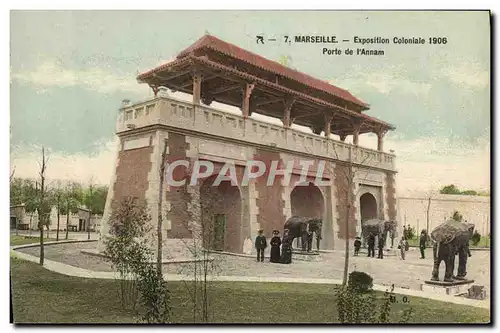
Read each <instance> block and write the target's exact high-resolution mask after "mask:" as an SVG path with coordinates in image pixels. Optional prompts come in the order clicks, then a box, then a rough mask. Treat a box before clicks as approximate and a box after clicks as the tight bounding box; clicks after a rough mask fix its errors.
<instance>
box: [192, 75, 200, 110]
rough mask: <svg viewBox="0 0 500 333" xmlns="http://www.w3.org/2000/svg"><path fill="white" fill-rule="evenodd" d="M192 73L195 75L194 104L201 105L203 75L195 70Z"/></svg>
mask: <svg viewBox="0 0 500 333" xmlns="http://www.w3.org/2000/svg"><path fill="white" fill-rule="evenodd" d="M191 75H192V77H193V104H196V105H200V100H201V80H202V75H201V73H200V72H199V71H193V72H192V73H191Z"/></svg>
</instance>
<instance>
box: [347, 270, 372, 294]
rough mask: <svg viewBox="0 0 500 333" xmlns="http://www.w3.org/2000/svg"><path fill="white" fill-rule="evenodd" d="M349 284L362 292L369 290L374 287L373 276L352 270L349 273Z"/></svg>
mask: <svg viewBox="0 0 500 333" xmlns="http://www.w3.org/2000/svg"><path fill="white" fill-rule="evenodd" d="M347 284H348V286H349V287H350V288H352V289H355V290H356V291H359V292H361V293H364V292H367V291H369V290H371V289H372V287H373V278H372V277H371V276H370V275H368V274H366V273H365V272H357V271H354V272H351V274H349V281H348V283H347Z"/></svg>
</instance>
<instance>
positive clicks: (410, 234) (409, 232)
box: [405, 226, 415, 239]
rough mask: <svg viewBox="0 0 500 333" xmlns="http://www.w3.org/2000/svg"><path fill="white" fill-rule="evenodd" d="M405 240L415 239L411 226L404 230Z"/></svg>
mask: <svg viewBox="0 0 500 333" xmlns="http://www.w3.org/2000/svg"><path fill="white" fill-rule="evenodd" d="M405 236H406V239H413V238H415V229H414V228H412V227H411V226H408V227H407V228H406V235H405Z"/></svg>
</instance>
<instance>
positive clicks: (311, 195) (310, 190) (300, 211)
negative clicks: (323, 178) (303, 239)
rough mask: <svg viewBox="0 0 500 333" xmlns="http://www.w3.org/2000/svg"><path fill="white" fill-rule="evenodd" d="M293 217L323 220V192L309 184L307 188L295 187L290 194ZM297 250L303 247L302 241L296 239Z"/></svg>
mask: <svg viewBox="0 0 500 333" xmlns="http://www.w3.org/2000/svg"><path fill="white" fill-rule="evenodd" d="M290 204H291V207H292V216H304V217H312V218H320V219H323V213H324V207H325V203H324V199H323V194H322V193H321V190H320V189H319V188H318V187H317V186H316V185H314V184H313V183H309V184H308V185H307V186H295V188H294V189H293V190H292V193H290ZM296 242H297V243H296V245H295V246H297V248H299V247H301V246H302V245H301V244H300V240H299V239H298V238H297V239H296Z"/></svg>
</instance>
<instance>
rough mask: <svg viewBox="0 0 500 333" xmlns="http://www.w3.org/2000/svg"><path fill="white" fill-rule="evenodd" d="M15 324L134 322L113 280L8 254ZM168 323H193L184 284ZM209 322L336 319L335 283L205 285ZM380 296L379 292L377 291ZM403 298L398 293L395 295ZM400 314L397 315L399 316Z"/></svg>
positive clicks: (478, 314) (469, 313) (437, 307)
mask: <svg viewBox="0 0 500 333" xmlns="http://www.w3.org/2000/svg"><path fill="white" fill-rule="evenodd" d="M11 277H12V288H13V311H14V322H16V323H135V322H136V318H135V316H134V314H133V313H132V312H130V311H124V310H122V309H121V307H120V301H119V296H118V284H117V282H116V281H112V280H99V279H83V278H76V277H69V276H65V275H61V274H58V273H54V272H51V271H48V270H46V269H44V268H42V267H40V266H39V265H37V264H35V263H31V262H27V261H23V260H20V259H17V258H11ZM170 290H171V293H172V307H173V322H175V323H189V322H192V303H191V301H190V298H189V295H188V293H187V292H186V287H185V285H184V283H183V282H172V283H170ZM209 291H210V299H211V303H210V313H211V317H212V318H213V319H212V320H211V322H218V323H278V322H281V323H299V322H310V323H312V322H316V323H327V322H335V321H336V320H337V313H336V307H335V296H334V286H331V285H315V284H295V283H250V282H220V283H213V285H212V287H211V288H210V290H209ZM379 295H382V294H381V293H379ZM396 296H397V297H398V299H400V300H402V296H400V295H396ZM408 300H409V304H404V303H403V302H402V301H400V302H398V303H395V304H393V307H394V310H395V311H394V312H393V313H402V312H403V311H404V310H405V309H408V308H409V306H411V307H413V310H414V316H413V318H412V322H418V323H456V322H469V323H487V322H489V320H490V314H489V310H486V309H479V308H472V307H467V306H463V305H455V304H450V303H443V302H437V301H432V300H428V299H424V298H417V297H408ZM398 318H399V317H398Z"/></svg>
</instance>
